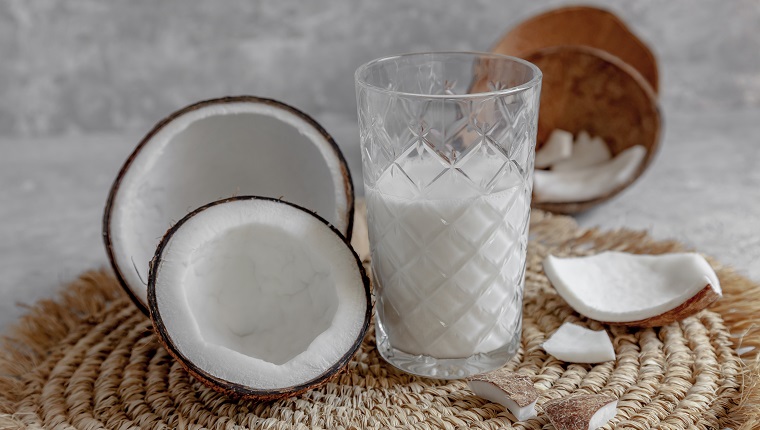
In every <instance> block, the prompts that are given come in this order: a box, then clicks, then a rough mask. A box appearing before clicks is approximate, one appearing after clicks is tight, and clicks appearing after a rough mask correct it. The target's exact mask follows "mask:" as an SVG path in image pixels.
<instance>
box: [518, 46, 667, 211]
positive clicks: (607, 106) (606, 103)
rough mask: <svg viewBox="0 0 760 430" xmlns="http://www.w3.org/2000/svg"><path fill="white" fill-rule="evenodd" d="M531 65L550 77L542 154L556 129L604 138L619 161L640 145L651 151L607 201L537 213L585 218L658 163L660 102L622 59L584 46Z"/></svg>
mask: <svg viewBox="0 0 760 430" xmlns="http://www.w3.org/2000/svg"><path fill="white" fill-rule="evenodd" d="M526 60H528V61H530V62H532V63H534V64H535V65H537V66H538V67H539V68H540V69H541V71H542V72H543V74H544V76H543V83H542V89H541V108H540V109H541V112H540V114H539V117H538V135H537V138H536V147H537V148H540V147H541V145H543V144H544V142H546V140H547V139H548V137H549V135H550V134H551V132H552V131H553V130H554V129H562V130H567V131H569V132H571V133H573V134H574V135H577V134H578V133H580V132H581V131H586V132H588V133H589V134H590V135H592V136H599V137H601V138H603V139H604V141H605V143H606V144H607V145H608V146H609V148H610V151H611V152H612V155H613V156H614V155H617V154H619V153H620V152H622V151H624V150H625V149H627V148H630V147H632V146H635V145H641V146H643V147H644V148H646V150H647V155H646V157H645V159H644V161H643V162H642V164H641V166H639V168H638V169H637V171H636V173H635V175H634V176H633V177H632V178H631V179H630V180H629V181H628V182H627V183H624V184H622V185H620V186H619V187H617V188H616V189H614V190H612V191H611V192H609V193H607V194H606V195H604V196H601V197H598V198H595V199H591V200H586V201H580V202H558V203H534V207H537V208H539V209H543V210H548V211H550V212H555V213H564V214H573V213H577V212H582V211H585V210H588V209H590V208H591V207H593V206H596V205H598V204H600V203H602V202H605V201H607V200H609V199H610V198H612V197H613V196H615V195H616V194H618V193H619V192H620V191H622V190H623V189H625V188H626V187H628V186H629V185H630V184H631V183H633V182H634V181H635V180H636V179H637V178H639V177H640V176H641V174H642V173H643V172H644V170H645V169H646V168H647V167H648V166H649V164H650V163H651V162H652V160H653V159H654V155H655V153H656V152H657V148H658V146H659V143H660V127H661V118H660V111H659V108H658V106H657V97H656V95H655V94H654V92H653V91H652V89H651V87H650V86H649V85H648V84H647V83H646V82H645V81H644V79H643V78H642V77H641V75H640V74H639V73H638V72H637V71H636V70H635V69H633V68H632V67H631V66H629V65H627V64H625V63H624V62H622V61H621V60H620V59H619V58H617V57H614V56H612V55H610V54H608V53H606V52H604V51H600V50H598V49H593V48H587V47H582V46H558V47H553V48H546V49H542V50H540V51H537V52H534V53H533V54H530V55H528V56H527V57H526Z"/></svg>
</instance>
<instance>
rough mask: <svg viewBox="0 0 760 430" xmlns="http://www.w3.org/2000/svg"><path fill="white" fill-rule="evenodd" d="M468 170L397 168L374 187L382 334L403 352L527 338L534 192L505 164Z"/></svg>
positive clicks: (439, 354)
mask: <svg viewBox="0 0 760 430" xmlns="http://www.w3.org/2000/svg"><path fill="white" fill-rule="evenodd" d="M466 167H467V168H466V169H462V170H457V169H452V168H447V167H441V163H439V162H438V161H435V160H431V161H429V162H416V163H414V164H407V165H406V166H404V167H403V172H402V169H398V168H397V167H396V166H393V167H392V168H390V169H388V170H386V171H385V172H384V173H383V175H382V176H381V177H380V178H379V179H378V180H377V181H376V183H375V184H374V186H372V187H367V189H366V198H367V205H368V208H367V209H368V215H369V218H368V221H369V233H370V243H371V247H372V268H373V273H374V276H375V281H376V288H377V294H378V295H377V297H378V300H377V312H378V317H379V324H380V325H381V327H380V330H379V332H380V335H379V336H387V341H388V342H389V343H390V345H391V346H392V348H393V349H395V350H398V351H401V352H404V353H407V354H411V355H424V356H430V357H434V358H440V359H449V358H466V357H471V356H473V355H475V354H480V353H488V352H492V351H495V350H498V349H500V348H502V347H504V346H505V345H507V344H509V343H510V342H514V339H515V337H516V335H517V336H519V333H516V332H517V331H519V329H520V320H521V309H522V285H523V282H524V281H523V279H524V267H525V249H526V245H527V230H528V229H527V222H528V215H529V205H530V186H529V184H528V183H527V182H528V181H526V180H525V179H524V174H523V173H522V172H521V171H520V170H519V168H518V167H517V166H516V165H515V164H514V163H511V162H507V163H504V162H503V160H501V159H498V160H495V159H488V158H483V159H475V160H469V161H468V162H467V166H466ZM462 171H465V172H466V174H467V176H465V175H464V174H463V173H462ZM438 175H440V176H439V177H438V179H435V180H434V179H433V178H436V177H437V176H438ZM410 179H411V180H410ZM415 182H416V183H417V184H430V183H431V182H432V185H415ZM379 340H381V339H379ZM384 340H385V339H382V341H384Z"/></svg>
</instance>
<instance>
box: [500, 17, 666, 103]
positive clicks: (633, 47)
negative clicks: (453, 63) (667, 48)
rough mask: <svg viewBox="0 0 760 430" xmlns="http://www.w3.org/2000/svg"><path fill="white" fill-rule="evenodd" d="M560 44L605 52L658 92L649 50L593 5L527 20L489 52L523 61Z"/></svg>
mask: <svg viewBox="0 0 760 430" xmlns="http://www.w3.org/2000/svg"><path fill="white" fill-rule="evenodd" d="M561 45H574V46H587V47H590V48H595V49H600V50H602V51H606V52H608V53H610V54H612V55H614V56H616V57H618V58H620V59H621V60H622V61H623V62H625V63H627V64H629V65H631V66H632V67H633V68H634V69H636V70H637V71H638V72H639V73H640V74H641V76H642V77H643V78H644V79H645V80H646V81H647V83H648V84H649V86H651V88H652V90H654V92H655V93H657V92H658V71H657V60H656V59H655V57H654V55H653V54H652V51H651V50H650V49H649V48H648V47H647V46H646V44H644V42H642V41H641V39H639V38H638V37H637V36H636V35H635V34H634V33H633V32H632V31H631V30H630V29H629V28H628V26H627V25H626V24H625V23H624V22H623V21H622V20H621V19H620V18H618V17H617V16H616V15H615V14H613V13H611V12H609V11H607V10H604V9H600V8H597V7H593V6H567V7H562V8H558V9H553V10H550V11H548V12H544V13H542V14H539V15H536V16H534V17H532V18H529V19H527V20H525V21H523V22H521V23H520V24H518V25H517V26H516V27H514V28H512V29H511V30H509V31H508V32H507V33H506V34H504V36H502V38H501V39H500V40H499V41H498V42H497V43H496V44H495V45H494V47H493V48H492V49H491V52H495V53H499V54H505V55H512V56H515V57H521V58H526V57H527V56H528V55H530V54H532V53H534V52H536V51H539V50H541V49H544V48H550V47H554V46H561Z"/></svg>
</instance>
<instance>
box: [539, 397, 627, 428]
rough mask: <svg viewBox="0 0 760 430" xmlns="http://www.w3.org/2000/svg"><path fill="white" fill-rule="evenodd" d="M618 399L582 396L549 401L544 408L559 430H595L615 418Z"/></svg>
mask: <svg viewBox="0 0 760 430" xmlns="http://www.w3.org/2000/svg"><path fill="white" fill-rule="evenodd" d="M616 407H617V399H615V398H614V397H610V396H605V395H600V394H580V395H574V396H570V397H564V398H561V399H554V400H549V401H548V402H546V403H544V404H543V405H542V408H543V409H544V411H545V412H546V415H548V416H549V421H551V422H552V424H553V425H554V428H556V429H557V430H593V429H596V428H599V427H601V426H603V425H604V424H606V423H607V421H609V420H611V419H612V418H614V417H615V413H616Z"/></svg>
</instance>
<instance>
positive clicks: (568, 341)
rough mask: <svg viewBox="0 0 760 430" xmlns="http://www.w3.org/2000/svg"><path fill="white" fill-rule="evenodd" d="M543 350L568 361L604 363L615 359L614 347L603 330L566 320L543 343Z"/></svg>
mask: <svg viewBox="0 0 760 430" xmlns="http://www.w3.org/2000/svg"><path fill="white" fill-rule="evenodd" d="M543 348H544V351H546V352H548V353H549V354H551V355H552V356H553V357H555V358H557V359H558V360H562V361H566V362H568V363H604V362H605V361H612V360H614V359H615V349H614V348H613V347H612V342H611V341H610V337H609V335H608V334H607V332H606V331H604V330H599V331H595V330H591V329H588V328H586V327H581V326H579V325H577V324H573V323H570V322H566V323H564V324H562V325H561V326H560V327H559V329H557V331H555V332H554V333H553V334H552V335H551V336H550V337H549V339H547V340H546V342H544V344H543Z"/></svg>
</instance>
